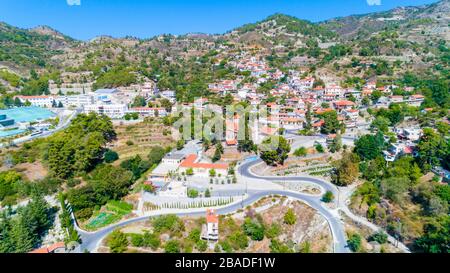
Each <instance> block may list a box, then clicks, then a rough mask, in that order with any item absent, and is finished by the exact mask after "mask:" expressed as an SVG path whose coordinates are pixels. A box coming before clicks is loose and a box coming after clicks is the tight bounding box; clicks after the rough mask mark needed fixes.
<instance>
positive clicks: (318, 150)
mask: <svg viewBox="0 0 450 273" xmlns="http://www.w3.org/2000/svg"><path fill="white" fill-rule="evenodd" d="M314 148H315V149H316V151H317V152H318V153H323V152H325V149H324V148H323V146H322V145H321V144H317V145H316V146H314Z"/></svg>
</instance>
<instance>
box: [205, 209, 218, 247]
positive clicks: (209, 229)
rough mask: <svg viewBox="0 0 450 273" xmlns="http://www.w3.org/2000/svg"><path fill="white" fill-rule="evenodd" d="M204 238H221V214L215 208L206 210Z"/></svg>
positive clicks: (212, 239)
mask: <svg viewBox="0 0 450 273" xmlns="http://www.w3.org/2000/svg"><path fill="white" fill-rule="evenodd" d="M202 239H204V240H208V241H209V240H211V241H217V240H219V216H218V215H217V214H216V212H215V211H214V210H213V209H208V210H207V211H206V225H203V231H202Z"/></svg>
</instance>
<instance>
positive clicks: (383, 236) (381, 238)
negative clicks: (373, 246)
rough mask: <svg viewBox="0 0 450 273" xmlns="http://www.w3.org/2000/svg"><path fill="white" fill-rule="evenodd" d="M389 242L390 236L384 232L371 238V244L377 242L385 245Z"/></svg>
mask: <svg viewBox="0 0 450 273" xmlns="http://www.w3.org/2000/svg"><path fill="white" fill-rule="evenodd" d="M387 241H388V236H387V234H386V233H384V232H383V231H380V232H377V233H374V234H372V235H371V236H370V237H369V242H377V243H379V244H385V243H387Z"/></svg>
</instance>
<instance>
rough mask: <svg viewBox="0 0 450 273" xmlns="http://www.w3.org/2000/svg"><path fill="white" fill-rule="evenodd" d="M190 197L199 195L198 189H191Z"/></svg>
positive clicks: (189, 191)
mask: <svg viewBox="0 0 450 273" xmlns="http://www.w3.org/2000/svg"><path fill="white" fill-rule="evenodd" d="M187 195H188V197H189V198H197V197H198V191H197V190H195V189H189V190H188V193H187Z"/></svg>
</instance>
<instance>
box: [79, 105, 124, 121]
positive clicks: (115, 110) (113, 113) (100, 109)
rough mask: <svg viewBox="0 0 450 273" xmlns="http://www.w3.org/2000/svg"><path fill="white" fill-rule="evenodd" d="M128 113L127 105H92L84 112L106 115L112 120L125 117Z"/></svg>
mask: <svg viewBox="0 0 450 273" xmlns="http://www.w3.org/2000/svg"><path fill="white" fill-rule="evenodd" d="M127 111H128V107H127V105H126V104H102V103H97V104H91V105H85V106H84V112H85V113H90V112H96V113H97V114H100V115H106V116H108V117H110V118H112V119H120V118H123V116H125V113H126V112H127Z"/></svg>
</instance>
